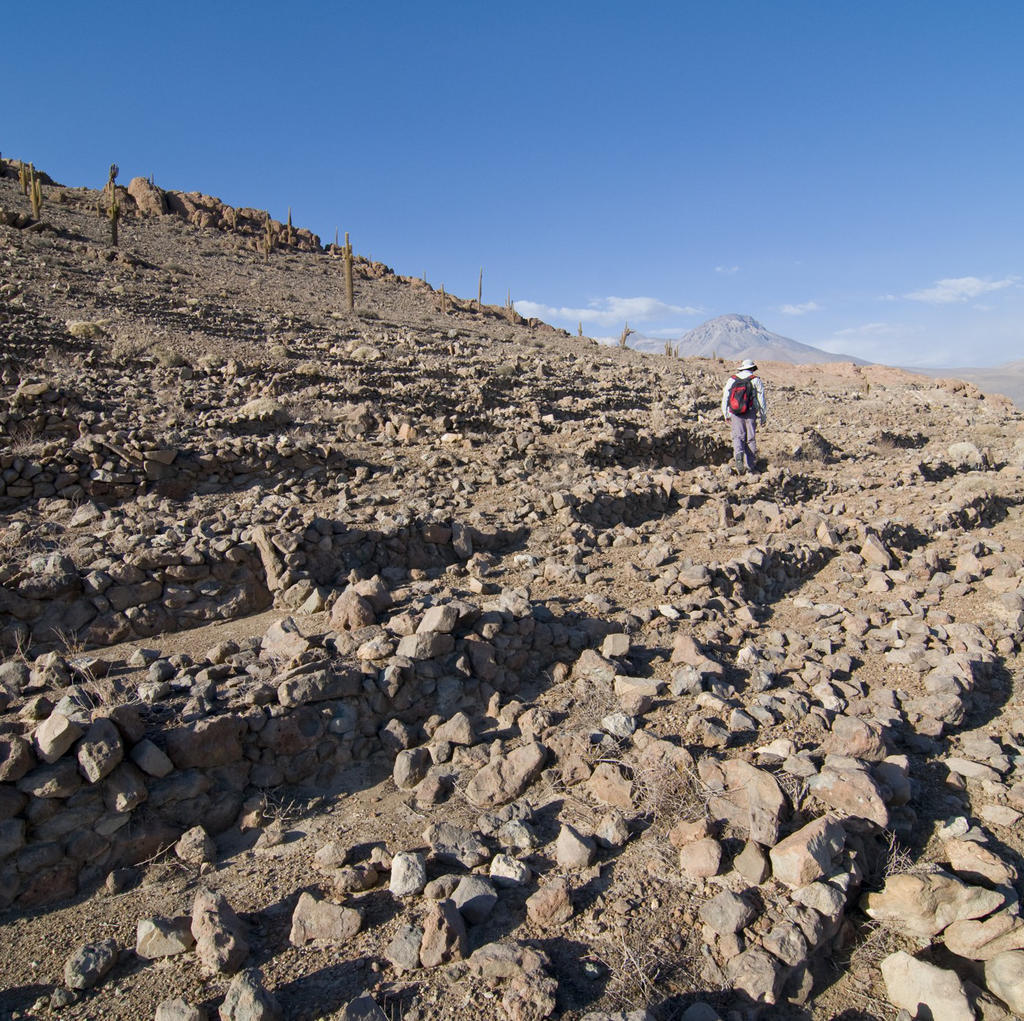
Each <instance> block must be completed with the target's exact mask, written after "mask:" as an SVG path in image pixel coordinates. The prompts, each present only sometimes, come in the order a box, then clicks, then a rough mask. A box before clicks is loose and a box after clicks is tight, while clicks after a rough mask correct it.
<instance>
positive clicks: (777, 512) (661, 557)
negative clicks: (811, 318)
mask: <svg viewBox="0 0 1024 1021" xmlns="http://www.w3.org/2000/svg"><path fill="white" fill-rule="evenodd" d="M17 169H18V168H17V166H13V165H11V164H9V163H8V164H6V165H4V164H0V171H6V172H5V173H3V174H2V176H0V266H2V269H3V273H2V282H0V342H2V349H0V358H2V362H0V389H2V392H3V398H4V401H3V404H2V406H0V480H2V481H0V513H2V515H3V517H2V519H0V546H2V548H3V551H4V555H3V557H2V558H0V648H2V650H3V660H2V662H0V911H2V914H0V934H2V938H3V940H4V947H5V954H4V955H3V957H2V959H0V975H2V978H3V981H2V982H0V989H2V991H0V1016H3V1017H9V1018H47V1017H53V1018H57V1017H59V1018H69V1019H85V1018H92V1017H117V1018H129V1019H150V1018H163V1019H189V1018H191V1019H196V1018H204V1017H206V1018H212V1017H220V1018H221V1019H224V1021H227V1019H229V1018H231V1019H242V1018H245V1019H258V1018H282V1017H287V1018H289V1019H290V1018H303V1019H304V1018H309V1019H313V1018H349V1019H353V1018H386V1019H390V1021H396V1019H402V1021H436V1019H446V1021H447V1019H456V1018H465V1017H467V1016H477V1017H480V1018H510V1019H516V1021H526V1019H541V1018H548V1017H551V1018H564V1019H568V1021H583V1019H587V1021H606V1019H625V1018H628V1019H631V1021H640V1019H658V1021H669V1019H672V1021H675V1019H678V1018H686V1019H688V1021H696V1019H714V1018H720V1019H745V1018H753V1017H758V1016H764V1017H773V1018H794V1019H797V1018H800V1019H815V1021H818V1019H820V1021H824V1019H828V1018H836V1017H843V1018H846V1019H849V1021H853V1019H857V1018H887V1019H891V1018H895V1017H897V1014H898V1011H901V1010H902V1011H907V1012H909V1014H910V1015H917V1016H927V1015H926V1013H925V1012H930V1014H931V1016H934V1017H948V1018H954V1017H955V1018H965V1019H967V1018H984V1019H997V1018H1010V1017H1013V1016H1017V1015H1020V1014H1021V1013H1022V1012H1024V978H1022V976H1024V919H1022V918H1021V916H1020V909H1019V897H1020V894H1021V892H1022V889H1024V887H1022V879H1021V875H1022V872H1021V870H1022V868H1024V858H1022V851H1024V839H1022V829H1021V825H1020V820H1021V817H1022V814H1024V710H1022V709H1021V703H1020V683H1021V682H1020V677H1021V667H1022V658H1021V631H1022V626H1024V524H1022V518H1021V506H1022V500H1024V417H1022V415H1021V414H1020V413H1019V412H1017V411H1016V410H1014V409H1013V407H1012V406H1010V405H1009V404H1008V402H1006V401H1002V400H993V399H986V398H984V397H983V396H982V395H981V394H980V393H979V392H978V391H977V390H975V389H974V388H973V387H971V386H969V385H966V384H963V383H960V382H955V381H952V382H950V381H945V382H942V381H940V382H933V381H930V380H926V379H923V378H919V377H912V376H909V375H907V374H904V373H896V372H891V371H889V370H884V369H881V368H878V367H874V366H863V367H861V366H855V365H850V364H846V365H842V366H831V365H827V364H823V365H813V366H805V367H797V368H794V367H793V366H791V365H772V364H771V363H765V362H764V361H763V356H759V358H761V359H762V360H761V361H760V364H761V375H762V376H764V378H765V379H766V381H767V383H768V386H769V388H770V392H771V399H772V404H771V408H772V415H771V420H770V421H769V424H768V426H767V428H766V429H765V430H763V432H762V433H761V436H760V440H761V451H760V453H761V459H762V462H763V463H762V468H763V470H762V471H761V472H760V473H759V474H757V475H745V476H736V475H733V474H731V473H730V469H729V463H730V461H731V451H730V449H729V446H728V428H727V426H726V425H725V423H723V422H722V421H721V418H720V413H719V410H718V401H719V395H720V388H721V381H722V378H723V372H724V369H723V366H721V365H720V364H718V363H717V362H716V361H712V360H707V359H676V358H670V357H667V356H664V355H653V354H644V353H641V352H637V351H632V350H627V349H618V348H616V349H612V348H604V347H598V346H597V345H596V344H593V343H591V342H589V341H587V340H585V339H581V338H576V337H570V336H568V335H567V334H565V333H563V332H560V331H557V330H553V329H551V328H550V327H547V326H546V325H544V324H543V323H540V322H536V321H524V320H522V319H521V318H520V317H519V316H517V315H516V314H515V312H514V311H513V310H511V309H503V308H494V307H488V306H484V307H483V308H477V307H476V304H475V302H470V301H466V300H462V299H459V298H456V297H454V296H450V295H444V294H442V293H440V292H437V291H434V290H433V289H432V288H430V287H429V286H428V285H427V284H426V283H424V282H423V281H420V280H415V279H408V278H401V277H398V276H396V275H395V274H394V273H392V272H391V271H390V270H389V269H388V268H387V267H386V266H384V265H382V264H380V263H373V262H369V261H367V260H365V259H359V258H357V259H356V260H355V267H354V276H355V309H354V311H352V312H349V311H347V307H346V301H345V287H344V274H343V265H342V260H341V258H340V253H339V252H337V251H335V250H333V249H326V250H325V249H324V248H322V247H321V246H320V243H319V240H318V239H317V238H316V237H315V236H313V235H312V234H309V233H308V232H303V231H301V230H299V229H298V228H294V227H289V226H288V225H286V224H274V223H273V222H272V221H271V222H270V223H269V225H268V219H267V217H266V216H265V215H264V214H261V213H260V212H259V211H256V210H232V209H230V208H228V207H225V206H224V205H223V204H222V203H220V202H218V201H217V200H216V199H212V198H209V197H205V196H202V195H199V194H197V193H196V194H193V193H190V194H188V195H175V194H169V193H165V192H162V191H160V190H159V189H156V188H154V187H153V186H152V185H151V184H149V183H148V182H146V181H142V180H138V179H137V180H136V181H133V182H131V184H130V185H129V188H128V189H119V190H118V192H117V199H118V202H119V205H120V208H121V217H120V221H119V238H118V240H119V244H118V246H117V247H116V248H115V247H112V246H111V245H110V243H109V241H110V236H109V224H108V221H107V219H106V218H105V217H102V216H100V215H99V213H100V212H103V211H104V210H106V209H109V204H110V193H109V192H108V193H107V194H105V195H102V194H100V193H97V192H95V191H90V190H87V189H74V188H65V187H62V186H59V185H56V184H53V183H50V181H49V179H48V178H43V179H42V185H41V193H42V194H41V198H42V205H41V208H39V209H38V210H36V211H33V210H32V209H31V207H30V204H29V199H28V198H27V197H26V196H25V195H24V194H23V192H22V190H21V188H20V186H19V182H18V179H17ZM36 212H37V213H38V215H36ZM719 353H721V352H719ZM902 1016H907V1015H906V1014H904V1015H902Z"/></svg>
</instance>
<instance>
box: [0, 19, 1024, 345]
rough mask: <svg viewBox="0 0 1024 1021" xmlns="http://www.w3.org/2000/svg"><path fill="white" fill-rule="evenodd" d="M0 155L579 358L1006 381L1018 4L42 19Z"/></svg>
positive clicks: (1019, 335)
mask: <svg viewBox="0 0 1024 1021" xmlns="http://www.w3.org/2000/svg"><path fill="white" fill-rule="evenodd" d="M38 29H39V30H38V32H35V31H33V30H32V29H31V26H30V25H29V24H28V23H26V24H24V25H23V26H22V27H21V29H19V34H20V40H21V41H20V43H19V45H10V46H7V47H5V53H4V66H5V75H4V78H5V81H6V83H7V88H6V90H5V100H4V108H3V116H2V117H0V152H2V154H3V155H4V156H11V157H16V158H17V157H23V158H25V159H30V160H34V161H35V163H36V164H37V166H39V167H41V168H42V169H44V170H46V171H47V172H48V173H50V174H52V175H53V176H54V177H55V178H56V179H58V180H59V181H61V182H62V183H65V184H71V185H82V184H89V185H92V186H95V187H99V186H102V184H103V183H104V182H105V180H106V168H107V166H108V165H109V164H110V163H111V162H112V161H113V162H117V163H118V164H119V166H120V167H121V180H122V181H123V182H124V183H127V181H128V179H130V178H131V177H133V176H136V175H145V176H149V175H150V174H152V175H153V177H154V179H155V181H156V183H157V184H159V185H161V186H163V187H165V188H177V189H182V190H200V191H204V192H207V193H209V194H213V195H217V196H219V197H220V198H222V199H223V200H224V201H226V202H230V203H232V204H234V205H250V206H255V207H258V208H265V209H269V210H270V212H271V214H272V215H274V216H276V217H278V218H279V219H284V217H285V216H286V215H287V211H288V208H289V207H291V209H292V215H293V219H294V222H295V223H296V224H297V225H301V226H307V227H310V228H311V229H313V230H314V231H316V232H317V233H319V234H320V235H321V238H322V239H323V240H324V241H325V242H326V241H329V240H331V239H333V236H334V231H335V228H340V229H341V230H342V231H345V230H348V231H350V232H351V235H352V240H353V244H354V246H355V248H356V250H357V251H359V252H361V253H362V254H364V255H370V256H372V257H374V258H376V259H380V260H382V261H384V262H386V263H388V264H389V265H391V266H393V267H394V268H395V269H396V270H397V271H398V272H400V273H405V274H410V275H415V276H419V275H423V274H426V277H427V279H428V280H429V281H430V282H431V283H432V284H434V285H435V286H437V285H439V284H441V283H443V284H444V285H445V286H446V288H447V289H448V290H449V291H450V292H452V293H456V294H463V295H475V293H476V285H477V275H478V273H479V271H480V268H481V267H483V271H484V300H485V301H490V302H494V303H499V304H500V303H503V302H504V300H505V296H506V293H507V292H508V291H509V290H511V293H512V297H513V299H514V300H515V302H516V307H517V308H518V309H519V311H520V312H523V313H524V314H532V315H540V316H542V317H543V318H545V319H547V320H548V321H551V322H554V323H556V324H557V325H560V326H565V327H566V328H569V329H572V330H573V331H575V328H576V324H577V322H578V321H579V320H581V319H582V320H583V326H584V331H585V332H586V333H587V334H588V335H591V336H599V337H604V336H613V335H617V334H618V332H619V331H620V330H621V328H622V325H623V322H624V321H626V320H628V321H629V324H630V326H631V327H633V328H634V329H636V330H638V331H639V332H640V333H642V334H646V335H649V336H655V337H675V336H678V335H679V334H681V333H682V332H684V331H685V330H687V329H689V328H691V327H693V326H695V325H697V324H699V323H700V322H702V321H703V320H705V319H707V318H710V317H711V316H714V315H719V314H722V313H725V312H739V313H744V314H748V315H753V316H754V317H756V318H757V319H759V320H760V321H762V322H763V323H764V324H765V325H766V326H768V327H769V328H770V329H773V330H775V331H776V332H778V333H782V334H785V335H787V336H790V337H793V338H795V339H797V340H800V341H803V342H805V343H810V344H815V345H817V346H820V347H824V348H827V349H829V350H833V351H844V352H847V353H850V354H854V355H858V356H860V357H864V358H869V359H872V360H878V361H885V362H889V363H896V364H904V365H915V364H919V365H987V364H995V363H999V362H1003V361H1007V360H1010V359H1017V358H1021V357H1024V343H1022V341H1024V256H1022V238H1024V201H1022V185H1024V130H1022V129H1024V124H1022V120H1024V116H1022V112H1021V111H1022V108H1024V59H1022V57H1021V47H1022V39H1024V4H1021V3H1020V2H1019V0H986V2H983V3H977V2H972V3H968V2H966V0H964V2H960V0H956V2H953V0H927V2H923V0H922V2H918V0H886V2H878V0H858V2H857V3H847V2H840V0H815V2H803V0H793V2H789V0H777V2H776V0H701V2H686V0H677V2H660V0H655V2H648V3H642V2H637V3H632V4H627V3H625V2H617V3H610V2H603V0H586V2H582V0H581V2H577V0H564V2H557V0H548V2H534V0H520V2H518V3H516V4H501V5H498V4H480V3H478V2H468V0H467V2H448V3H446V2H444V0H438V2H436V3H434V4H425V3H422V2H418V3H411V2H407V0H392V2H391V3H389V4H368V3H365V2H361V3H358V4H356V3H350V2H347V0H342V2H335V3H312V2H307V0H293V2H291V3H289V4H281V3H271V2H265V0H250V2H248V3H244V4H243V3H233V2H220V0H207V2H205V3H196V2H192V0H183V2H178V3H174V4H165V5H160V4H152V5H150V4H147V5H128V6H125V5H113V4H108V3H89V2H86V0H73V2H72V0H53V2H51V3H50V4H48V5H47V17H46V19H45V24H44V23H43V22H40V23H39V26H38Z"/></svg>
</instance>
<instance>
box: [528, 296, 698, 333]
mask: <svg viewBox="0 0 1024 1021" xmlns="http://www.w3.org/2000/svg"><path fill="white" fill-rule="evenodd" d="M516 311H517V312H518V313H519V314H520V315H524V316H527V317H534V316H536V317H537V318H538V319H545V320H548V321H551V320H569V321H570V322H574V323H575V322H582V323H594V324H596V325H598V326H612V325H615V324H617V323H623V322H629V323H643V322H649V321H651V320H656V319H664V318H666V317H668V316H680V315H684V316H692V315H700V314H701V310H700V309H699V308H694V307H692V306H690V305H685V306H681V305H670V304H668V303H667V302H664V301H660V300H659V299H657V298H643V297H640V298H617V297H614V296H613V297H609V298H597V299H595V300H594V301H592V302H590V304H589V305H588V306H587V307H586V308H556V307H555V306H553V305H542V304H541V303H539V302H536V301H517V302H516Z"/></svg>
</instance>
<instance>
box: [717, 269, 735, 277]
mask: <svg viewBox="0 0 1024 1021" xmlns="http://www.w3.org/2000/svg"><path fill="white" fill-rule="evenodd" d="M739 271H740V268H739V266H716V267H715V272H716V273H724V274H725V275H726V276H728V277H731V276H732V275H733V274H734V273H739Z"/></svg>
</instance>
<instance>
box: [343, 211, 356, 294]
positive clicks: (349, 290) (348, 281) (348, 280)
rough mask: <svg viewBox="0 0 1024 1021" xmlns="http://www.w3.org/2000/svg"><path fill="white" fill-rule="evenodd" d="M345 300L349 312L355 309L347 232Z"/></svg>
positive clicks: (350, 250)
mask: <svg viewBox="0 0 1024 1021" xmlns="http://www.w3.org/2000/svg"><path fill="white" fill-rule="evenodd" d="M345 300H346V302H347V303H348V310H349V312H351V311H353V310H354V309H355V307H356V295H355V290H354V288H353V285H352V242H351V241H349V239H348V231H345Z"/></svg>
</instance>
